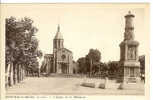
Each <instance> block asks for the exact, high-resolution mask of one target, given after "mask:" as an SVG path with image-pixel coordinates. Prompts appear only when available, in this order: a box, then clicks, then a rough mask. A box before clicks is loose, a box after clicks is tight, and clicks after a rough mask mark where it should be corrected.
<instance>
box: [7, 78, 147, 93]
mask: <svg viewBox="0 0 153 100" xmlns="http://www.w3.org/2000/svg"><path fill="white" fill-rule="evenodd" d="M84 81H85V79H83V78H62V77H60V78H59V77H40V78H38V77H27V78H26V79H25V80H24V81H23V82H21V83H18V84H16V85H14V86H13V87H10V88H8V89H7V90H6V94H7V95H11V94H17V95H24V94H25V95H28V94H29V95H44V94H46V95H57V94H61V95H62V94H79V95H88V94H90V95H96V94H97V95H144V84H143V83H142V84H140V86H139V88H138V89H136V90H119V89H117V87H118V86H119V84H118V83H115V82H114V81H110V80H109V82H108V84H107V85H108V88H106V89H100V88H90V87H83V86H80V84H81V83H82V82H84ZM91 81H94V82H95V81H97V82H103V81H104V80H102V79H94V80H91Z"/></svg>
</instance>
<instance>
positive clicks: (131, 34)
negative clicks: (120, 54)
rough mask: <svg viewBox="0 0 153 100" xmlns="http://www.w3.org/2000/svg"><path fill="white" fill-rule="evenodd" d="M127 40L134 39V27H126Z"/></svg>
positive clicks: (125, 36) (125, 35)
mask: <svg viewBox="0 0 153 100" xmlns="http://www.w3.org/2000/svg"><path fill="white" fill-rule="evenodd" d="M124 39H125V40H134V34H133V30H132V29H126V31H125V33H124Z"/></svg>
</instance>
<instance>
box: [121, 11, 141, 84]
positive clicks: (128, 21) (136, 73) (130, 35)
mask: <svg viewBox="0 0 153 100" xmlns="http://www.w3.org/2000/svg"><path fill="white" fill-rule="evenodd" d="M134 17H135V16H134V15H133V14H131V12H130V11H129V13H128V14H127V15H125V32H124V40H123V41H122V42H121V43H120V61H119V66H120V70H119V79H120V81H121V82H123V83H137V82H139V81H140V62H139V61H138V59H139V58H138V46H139V42H137V41H135V40H134V24H133V19H134Z"/></svg>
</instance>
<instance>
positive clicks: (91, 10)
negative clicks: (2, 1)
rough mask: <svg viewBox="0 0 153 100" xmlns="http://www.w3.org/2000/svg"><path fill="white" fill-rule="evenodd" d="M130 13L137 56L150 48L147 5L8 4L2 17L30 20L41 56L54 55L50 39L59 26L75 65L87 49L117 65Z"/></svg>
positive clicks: (86, 52) (102, 59)
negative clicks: (126, 19)
mask: <svg viewBox="0 0 153 100" xmlns="http://www.w3.org/2000/svg"><path fill="white" fill-rule="evenodd" d="M129 10H130V11H131V13H132V14H134V15H135V18H134V28H135V29H134V34H135V40H136V41H138V42H139V43H140V45H139V55H144V54H145V55H146V54H147V52H148V49H149V48H148V49H147V47H149V46H148V45H149V29H148V22H149V21H148V18H149V17H148V9H147V7H146V4H7V5H3V11H4V12H3V14H4V16H5V17H10V16H14V17H17V18H22V17H25V16H27V17H29V18H31V19H32V20H33V21H34V26H35V27H37V28H38V30H39V31H38V32H37V33H36V37H37V38H38V40H39V48H40V49H41V50H42V51H43V53H44V54H48V53H52V52H53V39H54V36H55V35H56V31H57V26H58V24H60V29H61V33H62V35H63V38H64V47H65V48H67V49H69V50H71V51H72V52H73V58H74V60H75V61H76V60H77V59H78V58H80V57H84V56H85V55H86V54H88V52H89V49H91V48H93V49H98V50H99V51H100V52H101V61H102V62H107V61H118V60H119V59H120V47H119V44H120V43H121V42H122V41H123V38H124V31H125V30H124V28H125V18H124V16H125V15H126V14H127V13H128V11H129Z"/></svg>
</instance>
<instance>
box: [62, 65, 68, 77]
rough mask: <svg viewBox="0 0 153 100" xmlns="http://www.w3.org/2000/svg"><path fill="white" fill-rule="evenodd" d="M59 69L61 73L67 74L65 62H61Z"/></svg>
mask: <svg viewBox="0 0 153 100" xmlns="http://www.w3.org/2000/svg"><path fill="white" fill-rule="evenodd" d="M61 69H62V73H63V74H68V64H67V63H62V64H61Z"/></svg>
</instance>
